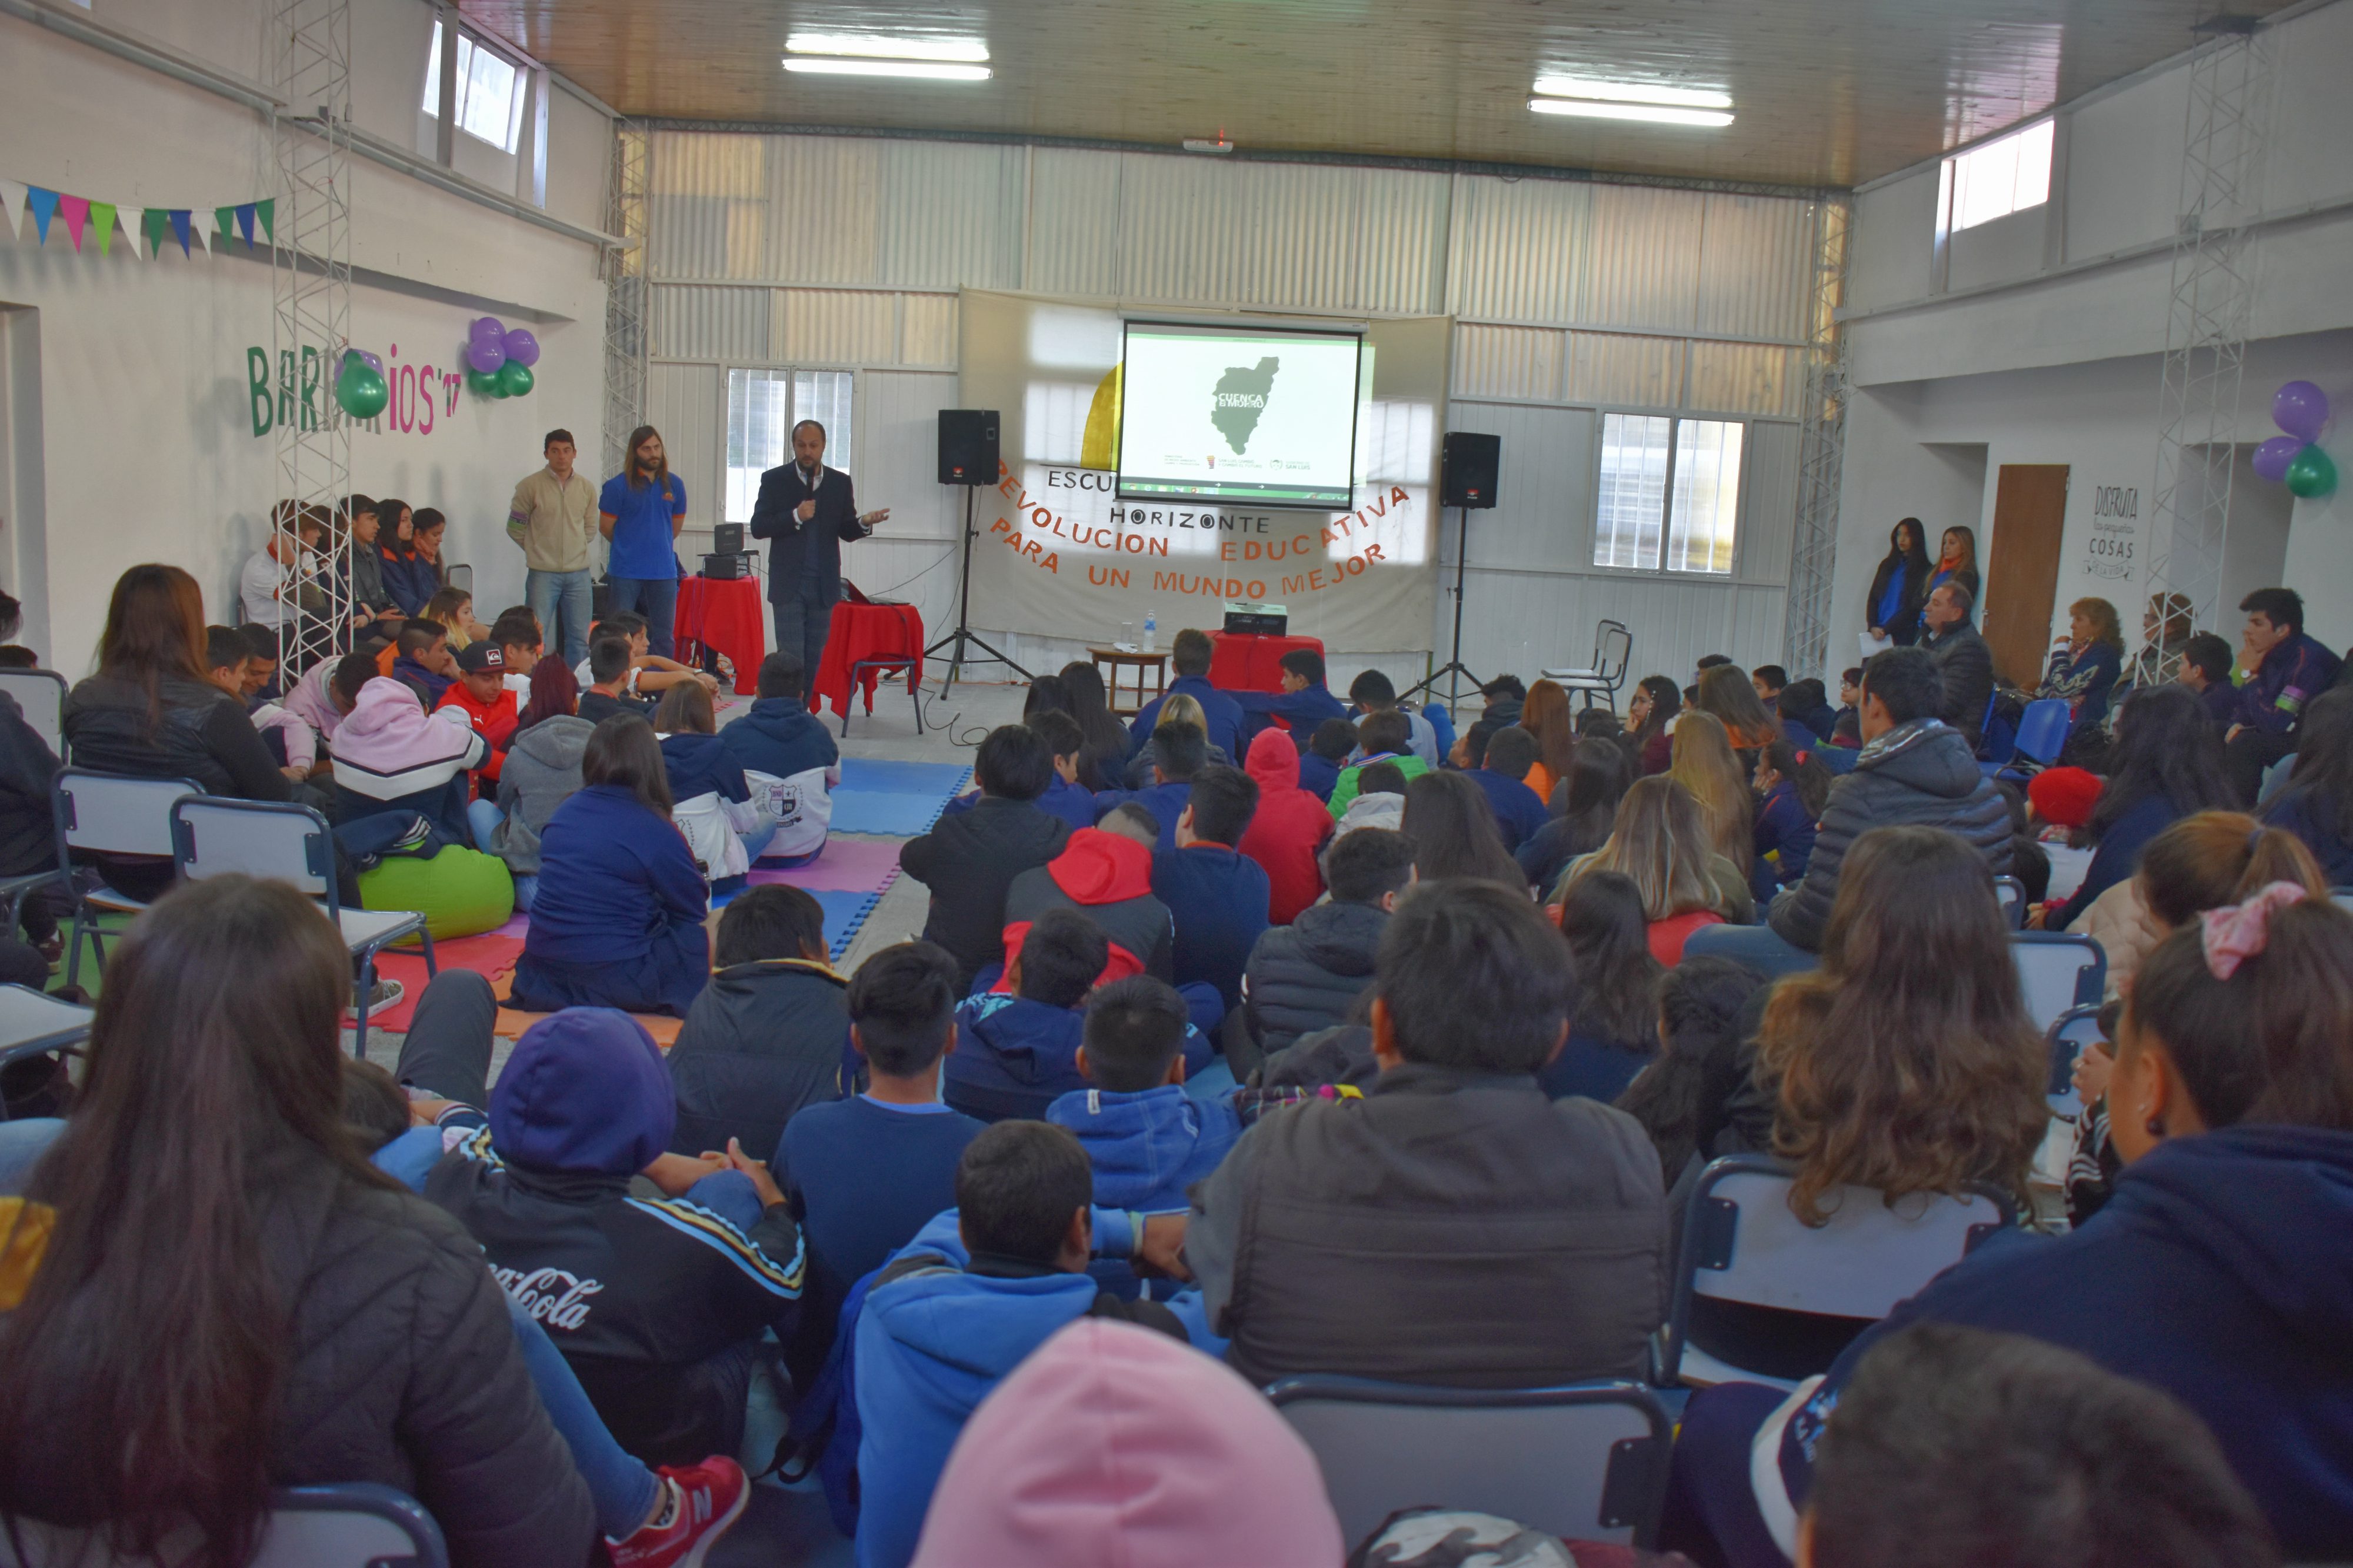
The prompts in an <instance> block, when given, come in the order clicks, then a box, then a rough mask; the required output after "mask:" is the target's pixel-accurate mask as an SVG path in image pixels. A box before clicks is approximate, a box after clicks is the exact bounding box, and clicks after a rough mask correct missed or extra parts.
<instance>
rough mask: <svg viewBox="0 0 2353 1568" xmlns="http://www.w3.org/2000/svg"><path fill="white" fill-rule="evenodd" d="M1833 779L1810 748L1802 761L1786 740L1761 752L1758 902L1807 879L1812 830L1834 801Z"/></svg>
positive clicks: (1756, 834) (1756, 830) (1756, 836)
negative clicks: (1832, 798) (1831, 789)
mask: <svg viewBox="0 0 2353 1568" xmlns="http://www.w3.org/2000/svg"><path fill="white" fill-rule="evenodd" d="M1815 744H1817V745H1819V744H1820V742H1815ZM1831 782H1832V781H1831V777H1830V770H1829V769H1827V768H1825V767H1823V766H1822V765H1821V764H1820V763H1817V762H1815V761H1813V760H1812V754H1811V752H1808V754H1807V760H1806V761H1805V762H1803V763H1800V762H1799V760H1798V751H1797V748H1796V747H1794V746H1792V745H1790V744H1789V742H1787V741H1776V742H1773V743H1772V744H1771V745H1769V746H1766V747H1763V748H1761V749H1760V750H1759V751H1758V752H1757V773H1756V777H1755V780H1754V783H1755V784H1756V786H1757V821H1756V825H1755V827H1754V829H1753V834H1754V842H1755V844H1756V846H1757V868H1756V872H1755V874H1754V876H1753V877H1752V878H1751V880H1752V882H1753V883H1754V888H1753V890H1754V891H1755V893H1756V894H1757V900H1758V902H1759V904H1760V905H1761V904H1765V903H1770V902H1771V901H1772V899H1773V895H1774V894H1775V893H1777V892H1778V891H1779V890H1780V889H1783V888H1788V887H1794V886H1796V885H1797V884H1798V883H1799V882H1802V881H1804V880H1805V879H1806V862H1807V861H1809V860H1810V859H1812V858H1813V854H1814V834H1815V831H1816V829H1817V827H1818V826H1819V825H1820V821H1821V816H1822V808H1823V807H1824V806H1825V805H1828V804H1830V786H1831ZM1768 855H1769V856H1771V857H1772V858H1771V859H1770V860H1767V858H1766V857H1767V856H1768Z"/></svg>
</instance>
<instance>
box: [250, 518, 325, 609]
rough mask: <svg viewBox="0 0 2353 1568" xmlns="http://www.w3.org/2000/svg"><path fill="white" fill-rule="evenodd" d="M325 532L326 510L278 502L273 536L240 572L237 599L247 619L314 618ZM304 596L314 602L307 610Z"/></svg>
mask: <svg viewBox="0 0 2353 1568" xmlns="http://www.w3.org/2000/svg"><path fill="white" fill-rule="evenodd" d="M325 531H326V509H325V508H323V507H312V506H298V505H297V504H296V503H294V502H292V501H280V502H279V503H278V505H277V508H276V509H275V516H274V518H273V520H272V526H271V528H270V531H269V538H268V539H265V540H263V541H262V543H261V548H260V549H259V550H257V551H255V552H253V553H252V554H251V555H248V556H247V557H246V560H245V567H244V569H243V570H242V571H240V572H239V573H238V574H237V601H238V603H239V604H241V605H244V607H245V618H246V619H247V620H248V621H252V622H255V623H257V624H259V625H261V626H271V627H275V626H278V625H279V624H280V622H285V621H293V620H296V619H301V620H304V621H309V620H310V619H311V610H314V609H315V608H316V605H317V603H318V599H317V595H318V592H319V588H318V576H319V539H320V536H321V535H322V534H323V533H324V532H325ZM305 598H308V599H310V600H311V605H310V606H308V607H307V608H306V607H305V605H303V603H302V601H303V600H304V599H305Z"/></svg>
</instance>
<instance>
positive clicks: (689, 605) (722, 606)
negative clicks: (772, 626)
mask: <svg viewBox="0 0 2353 1568" xmlns="http://www.w3.org/2000/svg"><path fill="white" fill-rule="evenodd" d="M671 635H672V636H674V637H676V638H677V640H678V661H679V663H681V664H686V665H698V666H699V665H700V664H701V663H702V650H703V649H704V648H710V649H711V650H712V651H713V652H715V653H723V654H725V655H726V656H727V657H728V658H730V659H732V660H733V662H734V665H735V689H736V691H737V692H738V693H739V694H741V695H744V696H749V695H751V694H752V693H753V692H754V691H756V690H757V689H759V685H760V661H761V660H762V659H763V658H766V657H767V656H768V606H767V605H765V603H764V602H762V600H761V598H760V581H759V579H758V578H756V577H733V578H723V579H721V580H719V581H717V582H713V581H712V579H711V578H708V577H704V576H702V575H700V574H698V575H695V576H692V577H689V578H687V579H686V580H685V581H684V582H682V583H681V584H679V585H678V618H677V619H676V620H675V621H674V622H672V623H671Z"/></svg>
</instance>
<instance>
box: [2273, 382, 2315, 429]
mask: <svg viewBox="0 0 2353 1568" xmlns="http://www.w3.org/2000/svg"><path fill="white" fill-rule="evenodd" d="M2272 423H2273V424H2274V425H2276V426H2279V427H2280V428H2281V429H2283V430H2284V431H2286V432H2287V433H2288V434H2289V435H2291V436H2293V437H2295V438H2296V439H2297V440H2298V441H2317V440H2319V439H2320V429H2321V426H2324V425H2327V423H2328V394H2327V393H2325V392H2323V391H2321V390H2320V388H2318V387H2316V386H2315V385H2313V384H2312V383H2310V382H2308V381H2291V382H2289V383H2288V384H2286V385H2285V386H2283V387H2281V388H2280V389H2279V391H2278V392H2276V393H2274V394H2273V395H2272Z"/></svg>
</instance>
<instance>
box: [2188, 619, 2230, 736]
mask: <svg viewBox="0 0 2353 1568" xmlns="http://www.w3.org/2000/svg"><path fill="white" fill-rule="evenodd" d="M2231 661H2232V652H2231V645H2230V644H2229V643H2226V642H2224V641H2223V640H2222V639H2221V637H2216V636H2215V635H2214V634H2213V633H2212V632H2200V633H2199V634H2198V635H2197V636H2196V637H2191V638H2190V639H2189V642H2187V643H2185V644H2183V645H2182V649H2181V674H2180V676H2179V678H2178V679H2179V680H2180V682H2181V684H2182V685H2184V686H2186V687H2188V688H2189V689H2190V690H2191V691H2193V692H2195V693H2196V694H2197V697H2198V701H2199V703H2200V706H2202V707H2203V708H2204V709H2205V710H2206V717H2207V718H2209V719H2210V720H2211V721H2213V723H2214V733H2215V734H2217V735H2220V734H2221V733H2222V731H2225V730H2227V729H2229V728H2230V727H2231V721H2232V718H2233V717H2234V716H2235V714H2236V710H2237V709H2238V706H2239V689H2238V688H2237V687H2235V686H2233V685H2232V684H2231Z"/></svg>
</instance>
